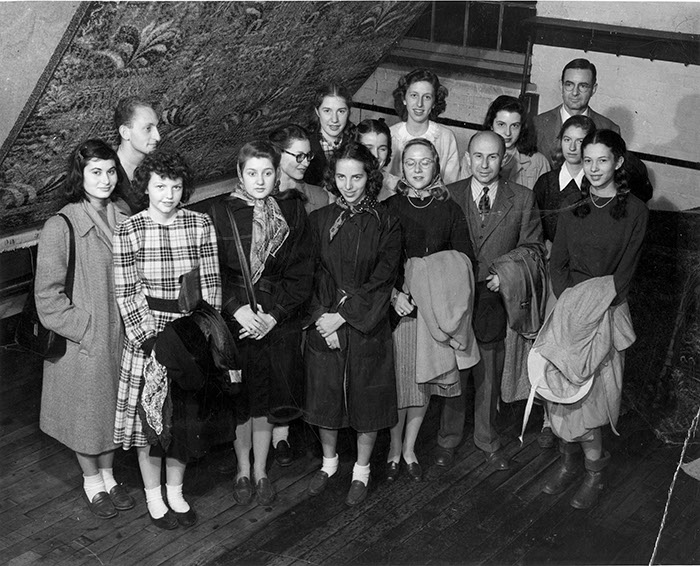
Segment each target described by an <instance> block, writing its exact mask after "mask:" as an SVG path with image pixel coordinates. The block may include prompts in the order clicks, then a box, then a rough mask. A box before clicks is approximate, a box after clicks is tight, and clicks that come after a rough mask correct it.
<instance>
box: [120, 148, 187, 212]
mask: <svg viewBox="0 0 700 566" xmlns="http://www.w3.org/2000/svg"><path fill="white" fill-rule="evenodd" d="M152 173H156V174H157V175H160V176H161V177H165V178H166V179H173V180H174V179H182V198H181V199H180V202H181V203H183V204H184V203H186V202H187V201H188V200H190V197H191V196H192V194H193V193H194V174H193V172H192V169H191V168H190V166H189V165H188V164H187V162H186V161H185V159H184V157H182V156H181V155H180V154H179V153H177V152H175V151H168V150H164V149H157V150H155V151H154V152H153V153H149V154H148V155H147V156H146V157H145V158H144V160H143V161H142V162H141V163H140V165H139V166H138V167H137V168H136V170H135V171H134V180H133V181H132V185H133V186H134V188H135V189H136V191H137V192H139V193H141V194H146V189H148V183H149V181H150V180H151V174H152Z"/></svg>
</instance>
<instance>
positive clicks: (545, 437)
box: [537, 426, 554, 450]
mask: <svg viewBox="0 0 700 566" xmlns="http://www.w3.org/2000/svg"><path fill="white" fill-rule="evenodd" d="M537 444H539V445H540V448H542V449H544V450H546V449H548V448H552V447H554V433H553V432H552V427H549V426H546V427H544V428H543V429H542V432H540V433H539V434H538V435H537Z"/></svg>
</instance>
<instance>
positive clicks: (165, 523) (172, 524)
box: [148, 509, 180, 531]
mask: <svg viewBox="0 0 700 566" xmlns="http://www.w3.org/2000/svg"><path fill="white" fill-rule="evenodd" d="M148 516H149V517H150V518H151V523H153V524H154V525H155V526H156V527H158V528H159V529H163V530H165V531H172V530H173V529H177V526H178V525H179V524H180V523H178V520H177V517H176V516H175V513H173V511H172V510H170V509H168V511H167V512H166V513H165V515H163V516H162V517H160V518H158V519H154V518H153V515H151V513H150V511H149V513H148Z"/></svg>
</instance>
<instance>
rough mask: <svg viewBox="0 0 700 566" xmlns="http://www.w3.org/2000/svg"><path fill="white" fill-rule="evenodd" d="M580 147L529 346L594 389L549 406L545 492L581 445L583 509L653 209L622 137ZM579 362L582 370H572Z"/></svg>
mask: <svg viewBox="0 0 700 566" xmlns="http://www.w3.org/2000/svg"><path fill="white" fill-rule="evenodd" d="M581 152H582V155H583V170H584V174H585V177H586V178H585V180H584V181H583V183H582V185H581V193H582V197H583V198H582V199H581V201H580V202H579V203H578V205H577V206H576V207H575V208H574V209H573V210H566V211H563V212H562V213H561V215H560V217H559V221H558V223H557V232H556V236H555V238H554V246H553V248H552V255H551V259H550V267H551V274H552V286H553V288H554V293H555V295H557V297H558V301H557V304H556V305H555V307H554V310H553V311H552V314H551V316H550V317H549V318H548V320H547V322H546V323H545V327H543V329H542V331H541V332H540V335H539V336H538V339H537V341H536V342H535V344H534V346H533V352H535V354H538V355H541V356H543V357H545V358H546V359H547V360H549V361H550V362H551V363H552V364H554V366H555V367H556V368H558V369H559V370H560V372H561V374H562V383H563V384H564V385H565V386H566V387H567V388H569V387H570V384H571V383H574V384H576V385H577V386H581V387H583V386H587V387H589V388H590V389H589V390H588V391H587V393H585V394H584V395H583V396H582V397H580V398H576V396H571V397H570V398H569V399H565V400H562V402H556V401H551V400H550V401H548V403H547V408H548V412H549V415H550V418H551V422H552V428H553V430H554V433H555V434H556V435H557V437H558V438H559V440H560V445H559V448H560V452H561V460H560V465H559V467H558V468H557V469H556V470H555V472H554V474H553V475H552V477H550V479H549V481H548V482H547V484H546V485H545V487H544V490H543V491H544V492H545V493H549V494H555V493H560V492H562V491H563V490H564V489H566V487H567V486H568V485H569V484H570V483H572V482H573V481H575V479H576V478H577V477H578V475H579V471H580V464H579V460H578V458H579V454H580V451H581V449H582V450H583V455H584V467H585V476H584V481H583V483H582V484H581V486H580V487H579V489H578V491H577V492H576V494H575V495H574V497H573V499H572V500H571V505H572V506H573V507H576V508H579V509H586V508H589V507H591V506H593V505H594V504H595V503H596V501H597V500H598V497H599V495H600V493H601V492H602V491H603V489H604V485H605V482H604V476H603V473H604V469H605V468H606V467H607V465H608V464H609V461H610V454H609V453H608V452H606V451H605V450H604V448H603V436H602V427H603V426H605V425H607V424H610V426H611V427H612V428H613V430H614V427H615V425H616V422H617V417H618V415H619V411H620V399H621V389H622V373H623V369H624V349H625V348H626V347H628V346H629V345H630V344H631V343H632V342H634V339H635V336H634V330H633V328H632V323H631V319H630V313H629V307H628V305H627V297H628V294H629V289H630V282H631V280H632V276H633V275H634V271H635V269H636V267H637V263H638V261H639V257H640V252H641V247H642V242H643V240H644V234H645V231H646V226H647V219H648V215H649V213H648V210H647V208H646V206H645V205H644V203H643V202H642V201H640V200H639V199H638V198H637V197H635V196H634V195H632V194H630V192H629V188H628V186H627V174H626V172H625V170H624V168H623V167H622V165H623V162H624V159H625V154H626V146H625V142H624V141H623V139H622V138H621V137H620V136H619V134H617V133H615V132H613V131H612V130H598V131H595V132H592V133H590V134H588V135H587V136H586V138H585V139H584V140H583V142H582V144H581ZM574 314H575V315H576V316H575V317H574V316H572V315H574ZM593 317H596V318H593ZM533 352H531V354H530V356H531V360H530V361H529V362H528V364H529V367H530V368H531V369H532V368H533V367H534V366H533V365H530V362H531V361H532V358H533V355H534V354H533ZM594 360H597V363H596V364H595V365H592V367H588V365H589V364H592V363H593V361H594ZM580 367H585V368H586V370H584V371H583V372H580V371H577V370H578V368H580ZM532 373H537V372H532ZM532 378H533V376H532V375H531V379H532ZM562 389H563V388H562ZM582 391H585V390H583V389H582Z"/></svg>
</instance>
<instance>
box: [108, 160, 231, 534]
mask: <svg viewBox="0 0 700 566" xmlns="http://www.w3.org/2000/svg"><path fill="white" fill-rule="evenodd" d="M134 183H135V186H136V187H137V188H138V190H140V191H143V192H145V193H147V194H148V198H149V206H148V208H147V209H146V210H144V211H142V212H140V213H138V214H136V215H134V216H132V217H131V218H129V219H128V220H127V221H126V222H124V223H123V224H122V225H120V226H119V228H118V229H117V231H116V233H115V235H114V276H115V281H116V295H117V303H118V304H119V310H120V311H121V314H122V317H123V319H124V326H125V330H126V340H125V343H124V353H123V355H122V364H121V375H120V378H119V394H118V404H117V413H116V419H115V424H114V441H115V442H116V443H118V444H121V445H122V446H123V447H124V449H128V448H130V447H131V446H135V447H136V451H137V455H138V461H139V468H140V469H141V475H142V477H143V483H144V488H145V492H146V502H147V504H148V511H149V514H150V516H151V520H152V522H153V523H154V524H155V525H156V526H157V527H159V528H164V529H174V528H176V527H177V526H178V524H180V525H182V526H191V525H193V524H194V522H195V521H196V515H195V513H194V510H193V509H192V508H191V507H190V506H189V504H188V503H187V502H186V501H185V500H184V498H183V497H182V482H183V478H184V475H185V466H186V462H185V461H182V460H180V459H178V458H177V457H174V456H172V455H171V454H172V452H171V451H168V450H164V449H163V447H162V446H161V445H160V444H158V445H155V446H153V447H151V446H149V443H148V440H147V439H146V434H145V432H144V429H143V427H142V422H141V419H140V418H139V416H138V415H137V406H138V403H139V398H140V395H141V390H142V389H143V384H144V370H145V366H146V361H147V359H148V358H149V356H150V354H151V351H152V349H153V345H154V343H155V341H156V337H157V335H158V333H160V332H161V331H162V330H163V328H164V327H165V325H166V323H168V322H170V321H172V320H175V319H177V318H179V317H181V316H183V313H181V312H179V310H178V308H177V298H178V294H179V291H180V282H179V278H180V276H181V275H183V274H185V273H187V272H189V271H191V270H192V269H194V268H196V267H199V271H200V288H201V292H202V298H203V299H204V300H205V301H207V302H208V303H209V304H210V305H212V306H213V307H214V308H216V309H220V308H221V280H220V277H219V262H218V257H217V246H216V234H215V232H214V227H213V225H212V223H211V220H210V219H209V217H208V216H207V215H206V214H202V213H198V212H193V211H189V210H185V209H182V208H180V207H179V204H180V203H181V202H186V201H187V199H188V198H189V196H190V195H191V194H192V191H193V187H192V173H191V170H190V169H189V167H188V166H187V165H186V163H185V162H184V161H183V160H182V158H181V157H180V156H179V155H177V154H172V153H166V152H163V151H159V150H156V151H155V152H153V153H151V154H149V155H148V156H147V157H146V158H145V159H144V161H143V162H142V163H141V165H139V167H137V169H136V171H135V172H134ZM163 456H165V467H166V492H167V498H168V503H167V505H166V504H165V502H164V501H163V497H162V492H161V484H160V482H161V460H162V457H163Z"/></svg>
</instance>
